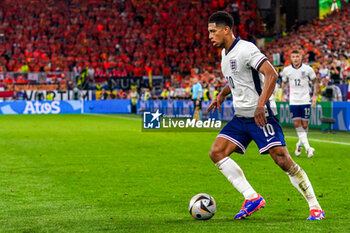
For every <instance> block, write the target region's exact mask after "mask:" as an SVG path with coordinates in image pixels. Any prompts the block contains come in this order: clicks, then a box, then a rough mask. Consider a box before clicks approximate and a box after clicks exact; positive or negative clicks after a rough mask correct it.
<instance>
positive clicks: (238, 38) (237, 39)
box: [225, 36, 241, 55]
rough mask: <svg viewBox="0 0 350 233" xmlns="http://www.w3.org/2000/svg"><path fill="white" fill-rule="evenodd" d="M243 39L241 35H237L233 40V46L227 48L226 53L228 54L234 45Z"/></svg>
mask: <svg viewBox="0 0 350 233" xmlns="http://www.w3.org/2000/svg"><path fill="white" fill-rule="evenodd" d="M240 39H241V37H239V36H237V38H236V39H235V41H233V43H232V45H231V47H230V48H229V49H228V50H227V52H226V53H225V55H227V54H228V53H229V52H230V51H231V50H232V49H233V48H234V47H235V45H236V44H237V43H238V41H239V40H240Z"/></svg>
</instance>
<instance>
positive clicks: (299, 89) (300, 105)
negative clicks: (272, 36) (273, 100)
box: [281, 50, 318, 158]
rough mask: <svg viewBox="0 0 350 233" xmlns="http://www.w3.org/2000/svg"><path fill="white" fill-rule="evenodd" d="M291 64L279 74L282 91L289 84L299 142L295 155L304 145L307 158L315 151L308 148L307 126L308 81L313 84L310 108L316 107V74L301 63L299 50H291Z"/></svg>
mask: <svg viewBox="0 0 350 233" xmlns="http://www.w3.org/2000/svg"><path fill="white" fill-rule="evenodd" d="M290 59H291V62H292V64H291V65H289V66H287V67H285V68H284V69H283V71H282V72H281V76H282V81H283V82H282V89H283V90H284V91H285V92H286V89H287V88H286V86H287V85H286V84H287V82H289V90H290V92H289V105H290V112H291V114H292V119H293V122H294V126H295V129H296V131H297V134H298V137H299V140H298V142H297V144H296V149H295V155H296V156H300V154H301V149H302V146H303V145H304V147H305V150H306V153H307V156H308V158H311V157H312V156H313V155H314V151H315V149H314V148H312V147H310V144H309V140H308V139H307V133H308V124H309V119H310V114H311V105H310V102H311V99H310V86H309V82H310V80H311V81H312V82H313V83H314V92H313V96H312V107H315V106H316V99H317V97H316V89H317V85H318V82H317V81H316V80H317V79H316V74H315V72H314V70H313V69H312V68H311V66H309V65H306V64H303V63H302V55H301V53H300V51H299V50H293V51H292V52H291V56H290Z"/></svg>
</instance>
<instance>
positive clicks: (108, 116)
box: [84, 113, 141, 121]
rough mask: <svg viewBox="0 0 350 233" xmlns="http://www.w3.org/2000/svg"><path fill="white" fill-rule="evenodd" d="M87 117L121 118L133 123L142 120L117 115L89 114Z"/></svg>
mask: <svg viewBox="0 0 350 233" xmlns="http://www.w3.org/2000/svg"><path fill="white" fill-rule="evenodd" d="M84 115H85V116H89V115H90V116H99V117H107V118H119V119H125V120H133V121H140V120H141V117H140V119H137V118H131V117H122V116H116V115H110V114H95V113H88V114H84Z"/></svg>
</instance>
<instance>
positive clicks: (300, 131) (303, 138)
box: [296, 126, 310, 151]
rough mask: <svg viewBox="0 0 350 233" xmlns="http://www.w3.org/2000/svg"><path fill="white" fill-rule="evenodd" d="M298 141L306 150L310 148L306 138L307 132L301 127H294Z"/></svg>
mask: <svg viewBox="0 0 350 233" xmlns="http://www.w3.org/2000/svg"><path fill="white" fill-rule="evenodd" d="M296 131H297V134H298V137H299V141H300V142H301V143H302V144H303V145H304V147H305V149H306V151H307V150H309V149H310V144H309V140H308V139H307V132H306V130H305V129H304V128H303V127H301V126H300V127H298V128H296Z"/></svg>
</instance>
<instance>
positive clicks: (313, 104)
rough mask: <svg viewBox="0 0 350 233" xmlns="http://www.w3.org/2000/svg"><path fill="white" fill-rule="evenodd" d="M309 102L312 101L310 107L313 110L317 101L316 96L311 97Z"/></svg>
mask: <svg viewBox="0 0 350 233" xmlns="http://www.w3.org/2000/svg"><path fill="white" fill-rule="evenodd" d="M311 100H312V104H311V107H313V108H314V107H316V101H317V99H316V96H312V98H311Z"/></svg>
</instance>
